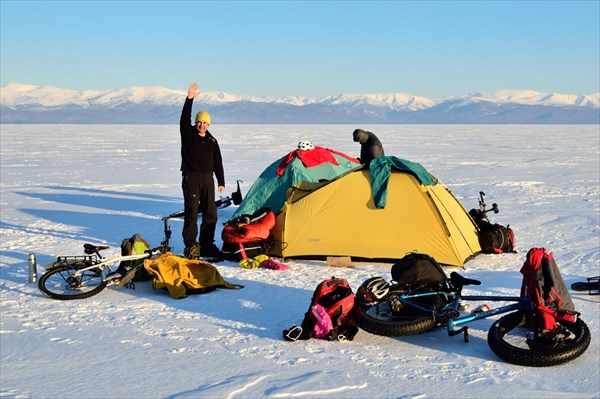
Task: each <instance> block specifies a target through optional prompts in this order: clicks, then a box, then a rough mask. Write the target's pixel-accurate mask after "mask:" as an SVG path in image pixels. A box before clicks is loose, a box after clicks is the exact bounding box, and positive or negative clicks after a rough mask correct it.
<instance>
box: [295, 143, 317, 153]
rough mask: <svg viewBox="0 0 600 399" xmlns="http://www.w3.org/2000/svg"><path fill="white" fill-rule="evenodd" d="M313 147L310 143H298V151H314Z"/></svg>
mask: <svg viewBox="0 0 600 399" xmlns="http://www.w3.org/2000/svg"><path fill="white" fill-rule="evenodd" d="M314 149H315V146H314V145H312V143H311V142H310V141H301V142H299V143H298V151H308V150H314Z"/></svg>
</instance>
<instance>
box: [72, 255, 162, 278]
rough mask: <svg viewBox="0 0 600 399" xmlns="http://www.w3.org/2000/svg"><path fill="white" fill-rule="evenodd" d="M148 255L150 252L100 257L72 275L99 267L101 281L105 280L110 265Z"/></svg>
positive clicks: (110, 270)
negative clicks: (97, 260) (99, 260)
mask: <svg viewBox="0 0 600 399" xmlns="http://www.w3.org/2000/svg"><path fill="white" fill-rule="evenodd" d="M150 256H152V254H150V253H143V254H136V255H122V256H117V257H114V258H100V259H102V261H101V262H98V263H94V264H93V265H90V266H87V267H83V268H81V269H79V270H77V271H76V272H75V273H73V276H76V277H79V276H80V275H81V274H82V273H83V272H85V271H87V270H91V269H98V268H99V269H100V270H101V276H102V281H107V278H106V277H107V276H108V274H109V273H111V272H112V269H111V267H110V265H112V264H115V263H121V262H125V261H130V260H138V259H147V258H149V257H150Z"/></svg>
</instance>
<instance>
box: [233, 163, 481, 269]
mask: <svg viewBox="0 0 600 399" xmlns="http://www.w3.org/2000/svg"><path fill="white" fill-rule="evenodd" d="M344 159H345V158H344ZM276 164H277V165H281V164H282V161H281V160H280V161H278V162H275V163H274V164H272V165H271V166H270V167H269V168H267V170H266V171H265V172H263V174H261V177H262V180H261V179H259V180H258V181H257V182H255V184H254V185H253V187H252V188H251V189H250V191H249V192H248V194H247V195H246V198H245V199H244V201H242V204H240V208H238V211H237V212H236V215H239V214H245V213H252V211H254V210H256V209H259V208H261V207H268V208H270V209H272V210H273V211H274V212H275V214H276V215H277V217H276V224H275V227H274V229H273V230H272V236H273V240H274V242H275V243H278V245H272V246H271V248H270V250H269V254H270V255H274V256H280V257H284V258H295V257H305V258H324V257H326V256H352V257H354V258H364V259H376V260H395V259H399V258H402V257H403V256H404V255H406V254H407V253H408V252H414V251H416V252H420V253H425V254H428V255H430V256H432V257H434V258H435V259H436V260H437V261H438V262H439V263H441V264H445V265H454V266H463V265H464V262H465V261H466V260H467V259H468V258H469V257H470V256H472V255H474V254H476V253H478V252H480V251H481V248H480V246H479V240H478V233H477V227H476V225H475V223H474V222H473V220H472V219H471V217H470V216H469V214H468V212H467V211H466V210H465V208H464V207H463V206H462V205H461V204H460V202H459V201H458V200H457V199H456V198H455V197H454V195H453V194H452V193H451V192H450V190H448V188H446V187H445V186H444V185H443V184H442V183H441V182H440V181H439V179H437V178H435V177H434V176H432V175H431V174H430V173H429V172H427V171H426V170H425V168H423V167H422V166H421V165H420V164H418V163H414V162H410V161H407V160H403V159H400V158H396V157H379V158H375V159H374V160H373V161H372V162H371V164H370V165H369V168H368V169H367V168H363V167H360V165H355V164H351V165H346V168H345V170H342V171H339V173H337V175H336V176H333V177H330V178H328V179H319V178H311V179H293V178H291V177H293V176H296V175H309V176H310V175H311V174H312V171H313V168H312V167H306V166H305V165H303V163H302V162H290V163H289V164H288V165H287V167H286V169H285V173H284V175H283V176H285V175H288V173H289V175H288V180H286V181H285V182H283V181H279V182H277V183H278V184H279V183H281V185H278V186H277V187H276V189H275V190H273V191H271V192H270V191H269V190H268V189H266V190H263V189H262V188H261V187H263V186H264V187H273V186H274V185H275V183H274V182H272V181H271V180H272V179H277V178H281V177H283V176H281V177H274V174H273V167H274V165H276ZM321 166H323V165H321ZM298 169H299V170H300V171H299V170H298ZM269 177H270V178H269ZM268 178H269V179H268ZM290 178H291V179H290ZM275 192H277V193H278V195H279V196H280V195H281V193H285V196H284V197H283V198H281V197H279V200H278V201H274V200H273V197H274V196H275V195H274V193H275ZM270 194H272V195H270ZM254 196H258V198H253V197H254ZM246 202H247V203H248V204H254V205H253V206H249V205H247V204H245V203H246ZM254 208H256V209H254ZM234 216H235V215H234Z"/></svg>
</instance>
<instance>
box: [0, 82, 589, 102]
mask: <svg viewBox="0 0 600 399" xmlns="http://www.w3.org/2000/svg"><path fill="white" fill-rule="evenodd" d="M9 85H21V86H33V87H47V88H55V89H60V90H69V91H74V92H86V91H92V92H102V93H108V92H113V91H118V90H121V89H128V88H153V87H156V88H162V89H167V90H171V91H181V92H183V93H186V92H187V88H184V89H179V88H178V89H174V88H171V87H168V86H165V85H161V84H152V85H127V86H120V87H116V88H112V89H91V88H85V89H73V88H67V87H63V86H57V85H53V84H35V83H21V82H9V83H7V84H5V85H2V86H0V87H7V86H9ZM527 91H531V92H536V93H553V94H561V95H580V96H600V88H598V91H594V92H565V91H554V90H540V89H534V88H519V89H516V88H513V89H508V88H503V89H489V90H471V91H465V92H462V94H455V95H448V94H446V95H440V96H427V95H421V94H415V92H407V91H371V92H362V93H359V92H350V91H338V92H335V93H331V94H326V95H303V94H288V95H271V94H248V93H240V92H237V91H225V90H201V92H200V93H201V94H205V93H222V94H231V95H238V96H247V97H258V98H267V99H268V98H276V99H283V98H289V97H299V98H327V97H333V96H336V95H340V94H346V95H357V96H368V95H386V94H388V95H389V94H405V95H411V96H415V97H422V98H426V99H430V100H438V99H439V100H441V99H448V98H453V97H460V96H464V95H472V94H475V93H481V94H486V93H487V94H490V93H497V92H527Z"/></svg>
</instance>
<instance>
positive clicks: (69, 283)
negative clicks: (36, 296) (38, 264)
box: [38, 261, 107, 300]
mask: <svg viewBox="0 0 600 399" xmlns="http://www.w3.org/2000/svg"><path fill="white" fill-rule="evenodd" d="M88 266H90V264H89V263H86V262H80V261H79V262H72V263H69V264H67V265H64V266H57V267H55V268H52V269H50V270H48V271H47V272H46V273H44V274H43V275H42V276H41V277H40V279H39V281H38V287H39V289H40V291H42V292H43V293H44V294H46V295H47V296H49V297H50V298H53V299H61V300H69V299H83V298H89V297H91V296H93V295H96V294H97V293H99V292H100V291H102V290H103V289H104V288H105V287H106V285H107V282H106V281H102V275H101V273H100V270H99V269H90V270H85V271H83V272H81V273H80V274H79V275H77V276H76V275H75V272H77V271H78V270H81V269H83V268H85V267H88Z"/></svg>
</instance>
